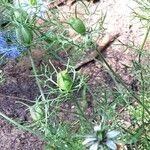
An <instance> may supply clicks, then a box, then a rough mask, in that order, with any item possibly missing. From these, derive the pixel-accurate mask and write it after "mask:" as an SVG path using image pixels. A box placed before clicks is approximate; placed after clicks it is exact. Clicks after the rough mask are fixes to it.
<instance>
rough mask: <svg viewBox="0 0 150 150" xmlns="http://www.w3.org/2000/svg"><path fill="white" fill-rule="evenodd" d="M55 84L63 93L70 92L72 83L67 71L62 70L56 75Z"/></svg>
mask: <svg viewBox="0 0 150 150" xmlns="http://www.w3.org/2000/svg"><path fill="white" fill-rule="evenodd" d="M57 84H58V86H59V88H60V89H61V90H63V91H66V92H69V91H70V90H71V87H72V84H73V82H72V79H71V77H70V75H69V73H68V72H67V70H63V71H61V72H59V73H58V74H57Z"/></svg>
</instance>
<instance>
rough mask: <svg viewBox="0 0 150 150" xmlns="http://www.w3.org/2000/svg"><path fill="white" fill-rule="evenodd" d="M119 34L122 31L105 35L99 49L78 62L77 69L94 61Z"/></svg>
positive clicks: (98, 46)
mask: <svg viewBox="0 0 150 150" xmlns="http://www.w3.org/2000/svg"><path fill="white" fill-rule="evenodd" d="M119 36H120V33H117V34H115V35H105V36H104V38H103V40H102V42H101V43H100V45H97V49H95V50H93V51H92V52H91V53H90V54H88V55H87V56H86V58H85V59H84V60H83V61H80V62H79V63H77V64H76V66H75V70H76V71H78V70H79V69H80V68H81V67H83V66H85V65H87V64H88V63H90V62H92V61H93V60H94V59H95V58H97V57H98V55H99V53H100V52H103V51H104V50H106V49H107V48H108V47H109V46H110V45H111V44H112V43H113V42H114V41H115V40H116V39H117V38H118V37H119Z"/></svg>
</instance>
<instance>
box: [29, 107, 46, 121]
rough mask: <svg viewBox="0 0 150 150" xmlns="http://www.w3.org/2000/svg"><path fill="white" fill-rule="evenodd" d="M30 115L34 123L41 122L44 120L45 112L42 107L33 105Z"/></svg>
mask: <svg viewBox="0 0 150 150" xmlns="http://www.w3.org/2000/svg"><path fill="white" fill-rule="evenodd" d="M30 114H31V117H32V119H33V121H39V120H42V119H43V118H44V111H43V109H42V108H41V106H40V105H33V106H32V107H30Z"/></svg>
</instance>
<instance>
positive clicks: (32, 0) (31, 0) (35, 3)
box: [28, 0, 37, 6]
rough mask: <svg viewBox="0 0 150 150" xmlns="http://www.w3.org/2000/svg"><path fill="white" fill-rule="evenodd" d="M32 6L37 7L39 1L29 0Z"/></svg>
mask: <svg viewBox="0 0 150 150" xmlns="http://www.w3.org/2000/svg"><path fill="white" fill-rule="evenodd" d="M28 1H29V3H30V5H32V6H36V5H37V0H28Z"/></svg>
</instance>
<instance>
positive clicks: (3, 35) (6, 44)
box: [0, 31, 26, 59]
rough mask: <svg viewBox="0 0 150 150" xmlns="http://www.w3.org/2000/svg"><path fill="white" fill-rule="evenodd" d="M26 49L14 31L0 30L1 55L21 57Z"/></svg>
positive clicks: (12, 57)
mask: <svg viewBox="0 0 150 150" xmlns="http://www.w3.org/2000/svg"><path fill="white" fill-rule="evenodd" d="M24 50H26V48H25V47H23V46H22V45H20V44H19V43H18V42H17V39H16V35H15V33H14V32H11V31H4V32H0V55H3V56H4V57H6V58H11V59H15V58H17V57H19V56H20V55H21V52H22V51H24Z"/></svg>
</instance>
